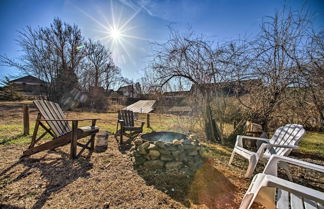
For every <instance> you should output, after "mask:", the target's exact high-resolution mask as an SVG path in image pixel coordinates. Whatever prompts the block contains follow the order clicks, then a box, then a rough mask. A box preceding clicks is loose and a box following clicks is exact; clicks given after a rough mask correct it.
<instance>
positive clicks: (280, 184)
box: [240, 173, 324, 209]
mask: <svg viewBox="0 0 324 209" xmlns="http://www.w3.org/2000/svg"><path fill="white" fill-rule="evenodd" d="M263 187H270V188H273V189H272V192H273V195H274V194H275V190H274V188H279V189H282V190H285V191H288V192H290V193H293V194H296V195H298V196H302V197H305V198H307V199H310V200H314V201H316V202H319V203H321V204H323V203H324V200H323V196H324V193H322V192H320V191H317V190H314V189H311V188H308V187H305V186H302V185H299V184H296V183H293V182H290V181H287V180H285V179H281V178H278V177H276V176H272V175H267V174H264V173H259V174H257V175H255V176H254V178H253V180H252V182H251V185H250V187H249V189H248V191H247V192H246V194H245V195H244V197H243V200H242V203H241V206H240V209H247V208H250V206H251V205H252V203H253V202H254V200H255V199H256V197H257V196H258V194H259V192H260V190H261V189H262V188H263ZM268 192H270V190H268Z"/></svg>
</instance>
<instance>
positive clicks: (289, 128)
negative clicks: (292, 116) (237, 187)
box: [229, 124, 305, 178]
mask: <svg viewBox="0 0 324 209" xmlns="http://www.w3.org/2000/svg"><path fill="white" fill-rule="evenodd" d="M304 134H305V129H304V128H303V126H302V125H298V124H287V125H285V126H282V127H280V128H278V129H277V130H276V132H275V133H274V135H273V136H272V138H271V139H265V138H260V137H251V136H240V135H238V136H237V138H236V143H235V147H234V149H233V152H232V155H231V158H230V161H229V165H230V164H232V162H233V159H234V156H235V153H237V154H239V155H241V156H242V157H244V158H246V159H248V160H249V167H248V169H247V171H246V174H245V177H246V178H250V177H251V176H252V174H253V171H254V169H255V167H256V165H257V163H258V161H259V159H262V158H264V159H269V158H270V156H271V155H273V154H277V155H281V156H288V155H289V154H290V152H291V151H292V150H293V149H297V148H298V146H297V145H298V143H299V141H300V140H301V138H302V137H303V136H304ZM244 139H253V140H259V141H262V142H264V143H263V144H261V146H260V147H259V149H258V151H257V152H252V151H250V150H247V149H245V148H244V147H243V140H244ZM282 167H283V168H284V169H286V170H287V171H288V167H287V166H285V164H282ZM288 175H289V178H290V173H289V172H288Z"/></svg>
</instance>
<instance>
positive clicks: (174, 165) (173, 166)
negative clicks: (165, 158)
mask: <svg viewBox="0 0 324 209" xmlns="http://www.w3.org/2000/svg"><path fill="white" fill-rule="evenodd" d="M182 165H183V163H182V162H178V161H175V162H167V163H166V164H165V168H166V169H168V170H171V169H179V168H181V167H182Z"/></svg>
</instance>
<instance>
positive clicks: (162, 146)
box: [154, 141, 165, 148]
mask: <svg viewBox="0 0 324 209" xmlns="http://www.w3.org/2000/svg"><path fill="white" fill-rule="evenodd" d="M154 144H155V145H156V146H158V147H159V148H164V147H165V143H164V142H161V141H156V142H154Z"/></svg>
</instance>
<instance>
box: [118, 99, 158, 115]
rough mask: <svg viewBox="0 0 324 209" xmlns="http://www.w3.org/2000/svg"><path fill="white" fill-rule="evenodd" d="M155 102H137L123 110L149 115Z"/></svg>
mask: <svg viewBox="0 0 324 209" xmlns="http://www.w3.org/2000/svg"><path fill="white" fill-rule="evenodd" d="M155 102H156V100H139V101H137V102H135V103H134V104H131V105H129V106H127V107H125V108H124V109H123V110H131V111H133V112H137V113H150V112H152V111H153V105H154V104H155Z"/></svg>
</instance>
